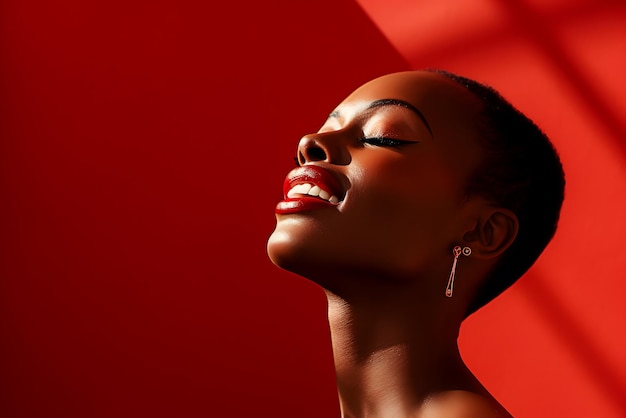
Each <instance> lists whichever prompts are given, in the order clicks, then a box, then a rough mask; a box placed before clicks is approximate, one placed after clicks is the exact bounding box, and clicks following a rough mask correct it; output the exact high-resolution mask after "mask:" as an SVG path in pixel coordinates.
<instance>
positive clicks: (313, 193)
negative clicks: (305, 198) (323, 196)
mask: <svg viewBox="0 0 626 418" xmlns="http://www.w3.org/2000/svg"><path fill="white" fill-rule="evenodd" d="M321 191H322V189H320V188H319V187H318V186H313V187H311V190H309V196H319V195H320V192H321Z"/></svg>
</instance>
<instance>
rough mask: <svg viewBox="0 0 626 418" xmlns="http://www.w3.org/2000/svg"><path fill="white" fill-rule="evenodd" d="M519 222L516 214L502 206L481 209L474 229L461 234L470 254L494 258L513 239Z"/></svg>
mask: <svg viewBox="0 0 626 418" xmlns="http://www.w3.org/2000/svg"><path fill="white" fill-rule="evenodd" d="M518 229H519V222H518V220H517V215H515V213H513V212H512V211H510V210H508V209H504V208H493V207H492V208H488V209H487V210H485V211H483V212H482V214H481V216H480V218H479V219H478V221H477V222H476V224H475V225H474V229H473V230H471V231H468V232H466V233H465V235H463V240H464V241H465V242H466V243H467V244H468V245H469V246H470V247H471V249H472V255H475V256H477V257H479V258H496V257H498V256H499V255H500V254H502V253H503V252H504V251H505V250H506V249H507V248H509V246H510V245H511V244H512V243H513V241H514V240H515V237H516V236H517V231H518Z"/></svg>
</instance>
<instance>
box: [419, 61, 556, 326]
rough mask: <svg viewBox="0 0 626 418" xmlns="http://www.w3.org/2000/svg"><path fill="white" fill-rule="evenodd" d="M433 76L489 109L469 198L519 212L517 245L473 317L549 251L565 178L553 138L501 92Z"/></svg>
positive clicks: (477, 301) (483, 291)
mask: <svg viewBox="0 0 626 418" xmlns="http://www.w3.org/2000/svg"><path fill="white" fill-rule="evenodd" d="M430 71H432V72H435V73H438V74H441V75H444V76H446V77H448V78H449V79H452V80H453V81H455V82H457V83H458V84H460V85H462V86H463V87H465V88H466V89H468V90H469V91H470V92H471V93H473V94H474V95H475V96H477V97H478V98H479V99H480V101H481V102H482V104H483V109H482V112H481V114H482V116H483V120H481V121H479V122H480V125H479V128H480V129H482V132H483V135H481V136H480V140H481V141H482V143H481V144H479V145H480V146H482V148H483V150H484V152H485V157H484V160H483V162H482V164H481V165H480V166H479V167H478V169H477V171H476V172H475V173H474V175H473V177H472V178H471V179H470V181H469V184H468V186H467V192H468V194H469V195H470V196H471V195H479V196H482V197H485V198H487V199H489V200H491V201H492V202H493V203H494V204H496V205H499V206H500V207H503V208H506V209H509V210H511V211H513V213H515V214H516V215H517V218H518V221H519V231H518V234H517V237H516V238H515V241H514V242H513V244H512V245H511V246H510V247H509V248H508V249H507V250H506V251H505V252H504V253H503V254H502V256H501V257H500V260H498V262H497V264H496V265H495V267H494V268H493V270H492V271H491V272H490V274H489V276H488V277H487V279H486V280H485V281H484V282H483V284H482V286H481V287H480V288H479V289H478V291H477V293H476V296H475V298H474V301H473V303H472V305H470V307H469V310H468V312H467V314H466V316H468V315H470V314H472V313H473V312H475V311H476V310H478V309H479V308H481V307H482V306H483V305H485V304H486V303H488V302H489V301H491V300H492V299H493V298H495V297H496V296H498V295H499V294H500V293H502V292H503V291H504V290H506V289H507V288H508V287H510V286H511V285H512V284H513V283H515V282H516V281H517V279H519V278H520V277H521V276H522V275H523V274H524V273H525V272H526V271H527V270H528V269H529V268H530V266H531V265H532V264H533V263H534V262H535V261H536V260H537V258H538V257H539V255H540V254H541V253H542V252H543V250H544V249H545V247H546V246H547V245H548V242H550V240H551V239H552V237H553V236H554V233H555V232H556V226H557V223H558V220H559V214H560V212H561V205H562V203H563V197H564V189H565V175H564V173H563V167H562V165H561V161H560V159H559V156H558V154H557V152H556V150H555V149H554V147H553V145H552V143H551V142H550V140H549V139H548V137H547V136H546V135H545V134H544V133H543V132H542V131H541V129H539V128H538V127H537V125H535V124H534V123H533V122H532V121H531V120H530V119H528V118H527V117H526V116H524V115H523V114H522V113H521V112H520V111H519V110H517V109H516V108H515V107H514V106H513V105H511V104H510V103H509V102H508V101H506V100H505V99H504V98H503V97H502V96H501V95H500V94H499V93H498V92H497V91H495V90H494V89H493V88H491V87H489V86H485V85H483V84H480V83H478V82H476V81H474V80H471V79H468V78H465V77H462V76H459V75H456V74H453V73H450V72H447V71H442V70H430Z"/></svg>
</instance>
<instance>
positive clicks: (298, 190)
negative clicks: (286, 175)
mask: <svg viewBox="0 0 626 418" xmlns="http://www.w3.org/2000/svg"><path fill="white" fill-rule="evenodd" d="M311 187H312V186H311V185H310V184H307V183H303V184H297V185H295V186H294V187H293V188H292V189H291V190H289V193H287V197H294V196H295V195H297V194H307V193H309V190H311Z"/></svg>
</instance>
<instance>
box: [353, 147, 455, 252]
mask: <svg viewBox="0 0 626 418" xmlns="http://www.w3.org/2000/svg"><path fill="white" fill-rule="evenodd" d="M367 167H368V169H367V170H364V171H363V172H362V173H361V174H362V176H361V178H360V182H359V183H358V184H355V185H354V190H353V194H354V207H353V209H354V213H356V214H358V218H360V220H361V222H362V223H363V224H366V225H367V229H368V230H369V231H370V232H371V234H372V236H373V239H370V240H369V241H370V242H373V244H374V245H375V246H376V247H377V248H381V249H382V250H381V251H382V252H383V253H388V254H390V256H393V257H394V258H395V259H396V260H398V262H402V261H404V260H407V259H408V258H410V257H411V256H415V255H417V254H424V255H425V254H427V253H429V252H438V251H447V250H448V246H449V245H450V242H451V241H453V240H455V239H458V237H453V233H452V230H453V228H452V227H453V225H452V220H454V219H455V215H456V214H457V212H458V209H459V206H458V204H459V199H458V197H459V187H458V184H459V182H458V180H457V179H456V178H455V176H454V175H453V173H452V172H451V171H450V170H447V169H446V168H445V166H443V165H441V164H436V163H433V161H432V159H430V160H425V161H410V164H409V163H407V161H406V159H405V160H402V159H399V158H396V159H389V160H386V161H380V160H379V161H377V162H376V163H373V162H368V165H367Z"/></svg>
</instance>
